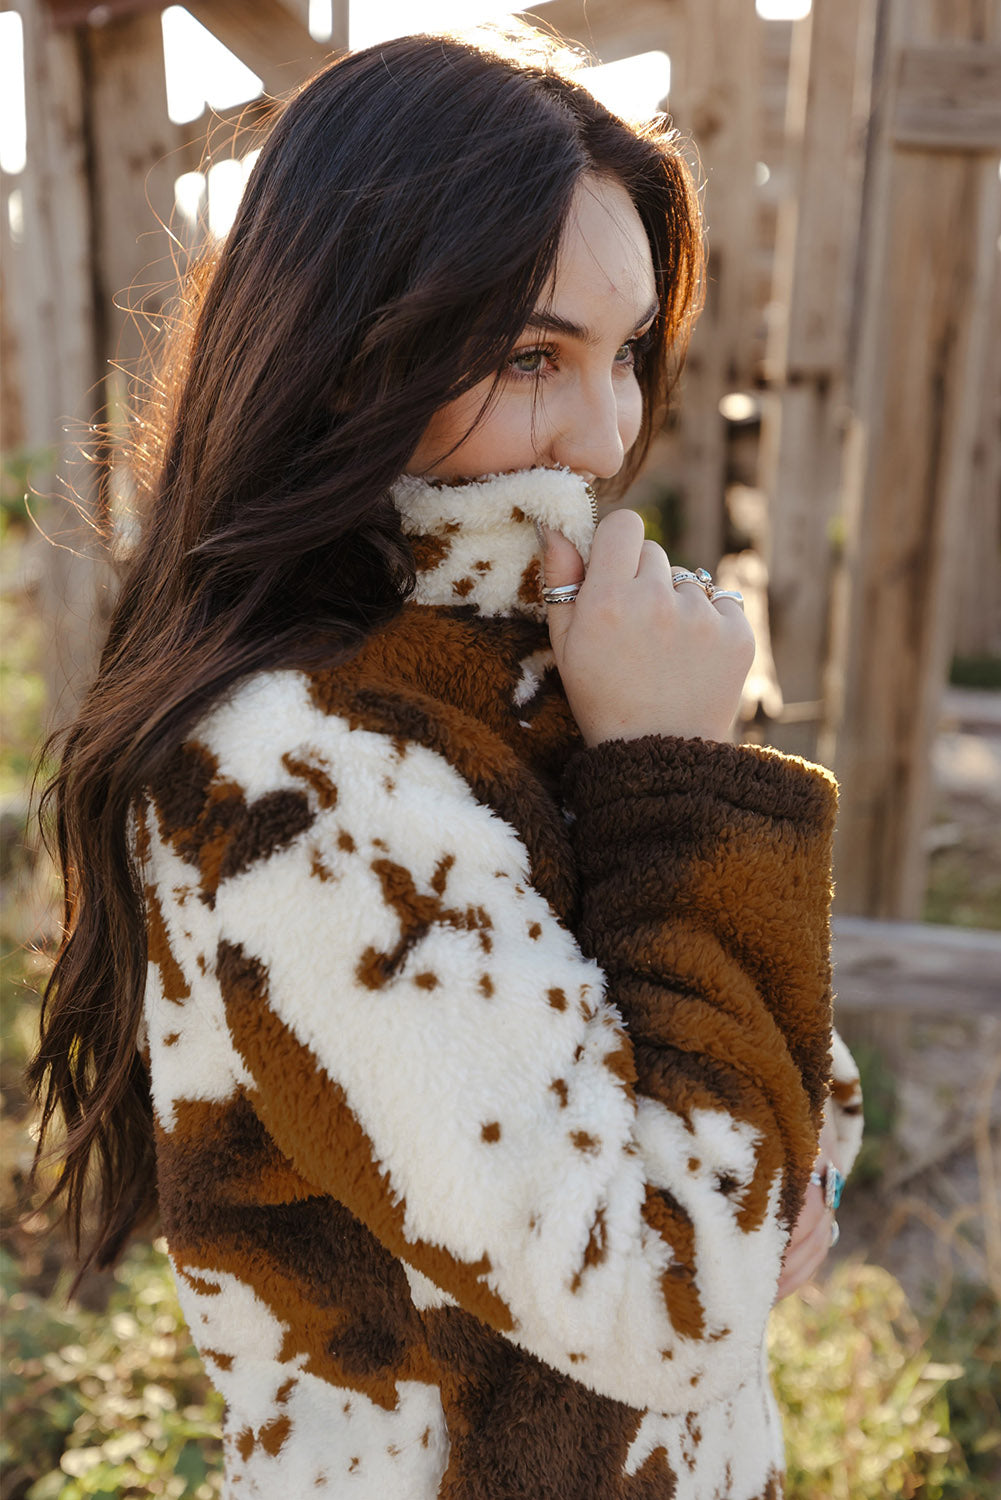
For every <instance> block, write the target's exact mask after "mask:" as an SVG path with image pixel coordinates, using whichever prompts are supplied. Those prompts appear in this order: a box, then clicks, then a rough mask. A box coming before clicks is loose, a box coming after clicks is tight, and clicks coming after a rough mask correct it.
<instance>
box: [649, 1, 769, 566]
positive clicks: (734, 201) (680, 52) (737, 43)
mask: <svg viewBox="0 0 1001 1500" xmlns="http://www.w3.org/2000/svg"><path fill="white" fill-rule="evenodd" d="M758 42H759V30H758V23H757V16H756V15H755V12H754V9H753V7H752V6H748V5H745V4H744V3H743V0H706V3H704V4H702V5H699V6H693V5H689V6H687V7H686V8H685V12H684V24H683V25H682V26H681V27H680V28H679V29H678V40H677V42H676V44H675V48H674V51H673V53H672V60H673V70H672V79H671V113H672V116H673V118H674V120H675V123H676V124H677V125H678V126H679V128H680V129H681V131H682V133H683V134H685V135H689V134H690V135H691V137H692V138H693V140H694V143H695V150H696V152H697V161H696V165H697V168H698V167H700V168H701V171H702V173H703V175H704V180H705V196H704V207H705V214H706V223H707V230H708V243H709V275H708V281H707V286H706V303H705V309H704V311H703V314H702V317H701V319H700V320H699V324H698V326H697V328H696V330H695V335H694V338H693V340H692V344H691V348H690V350H689V355H688V362H687V365H686V368H685V373H684V377H683V380H682V386H681V401H680V413H679V415H680V439H681V452H682V464H683V473H684V485H685V495H684V500H685V505H684V534H683V537H682V542H681V547H680V548H679V554H680V555H681V556H683V557H685V558H687V559H688V560H689V561H690V562H692V561H694V562H697V563H702V564H703V565H705V566H708V567H712V566H714V565H715V563H716V562H717V561H718V559H719V557H720V555H721V553H722V550H723V522H724V506H723V496H724V486H725V481H726V425H725V423H724V420H723V417H722V416H721V414H720V410H719V403H720V401H721V399H722V398H723V396H724V395H726V394H727V392H729V391H732V390H733V389H734V388H738V389H739V388H741V387H746V386H747V385H749V384H750V381H751V374H752V372H751V368H750V365H751V347H752V338H751V330H752V327H753V318H752V314H753V307H752V287H753V281H754V265H753V252H752V246H753V237H752V236H751V234H750V233H749V229H748V226H749V225H751V224H753V222H754V214H755V208H756V185H755V163H756V161H757V159H758V106H757V90H758V78H759V71H758Z"/></svg>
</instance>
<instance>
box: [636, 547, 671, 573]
mask: <svg viewBox="0 0 1001 1500" xmlns="http://www.w3.org/2000/svg"><path fill="white" fill-rule="evenodd" d="M636 577H637V578H647V579H654V578H660V579H662V580H663V581H665V582H667V583H670V581H671V563H670V559H669V558H668V555H667V553H666V552H665V551H664V549H663V547H662V546H661V545H660V543H659V542H653V541H651V540H650V539H649V537H648V538H647V540H646V541H645V542H644V543H643V545H642V546H641V547H640V556H639V566H638V567H637V569H636Z"/></svg>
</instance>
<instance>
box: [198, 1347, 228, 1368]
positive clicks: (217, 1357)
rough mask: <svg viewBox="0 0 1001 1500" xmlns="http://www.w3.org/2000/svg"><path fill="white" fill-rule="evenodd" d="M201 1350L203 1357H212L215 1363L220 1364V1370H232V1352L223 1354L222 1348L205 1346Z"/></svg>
mask: <svg viewBox="0 0 1001 1500" xmlns="http://www.w3.org/2000/svg"><path fill="white" fill-rule="evenodd" d="M200 1352H201V1356H202V1358H203V1359H210V1360H211V1361H212V1363H213V1364H214V1365H218V1366H219V1368H220V1370H231V1369H232V1368H233V1356H232V1354H223V1353H222V1351H221V1350H220V1349H204V1348H203V1349H202V1350H201V1351H200Z"/></svg>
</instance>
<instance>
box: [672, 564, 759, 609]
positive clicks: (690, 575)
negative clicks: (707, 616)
mask: <svg viewBox="0 0 1001 1500" xmlns="http://www.w3.org/2000/svg"><path fill="white" fill-rule="evenodd" d="M671 582H672V583H673V584H674V587H675V588H677V587H678V585H679V583H694V584H697V585H698V587H699V588H700V589H701V590H702V592H703V593H704V594H705V596H706V598H707V599H708V600H709V603H710V604H715V603H716V600H717V599H732V600H733V602H734V604H739V605H740V607H741V609H743V608H744V596H743V594H739V593H738V592H737V590H736V589H720V588H717V587H716V585H715V584H714V583H713V575H712V574H711V573H710V572H709V570H708V568H696V569H695V570H694V572H693V571H692V569H691V568H675V569H673V571H672V575H671Z"/></svg>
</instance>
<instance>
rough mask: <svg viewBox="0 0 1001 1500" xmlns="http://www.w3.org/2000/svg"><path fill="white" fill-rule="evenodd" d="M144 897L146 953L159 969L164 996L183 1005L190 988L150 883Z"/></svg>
mask: <svg viewBox="0 0 1001 1500" xmlns="http://www.w3.org/2000/svg"><path fill="white" fill-rule="evenodd" d="M145 898H146V955H147V957H148V959H149V961H150V963H154V964H156V966H157V968H158V969H159V971H160V983H161V985H162V986H163V993H164V996H165V997H166V998H167V999H168V1000H171V1001H172V1002H173V1003H174V1004H175V1005H183V1004H184V1002H185V1000H187V999H188V997H189V996H190V994H191V988H190V986H189V984H188V981H187V980H186V979H185V977H184V971H183V970H182V968H181V966H180V964H179V963H178V962H177V959H176V958H175V957H174V951H173V949H172V948H171V946H170V937H169V936H168V933H167V924H166V922H165V921H164V916H163V910H162V908H161V906H160V902H159V899H158V897H157V894H156V891H155V890H154V888H153V887H152V886H151V885H148V886H147V887H146V890H145Z"/></svg>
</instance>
